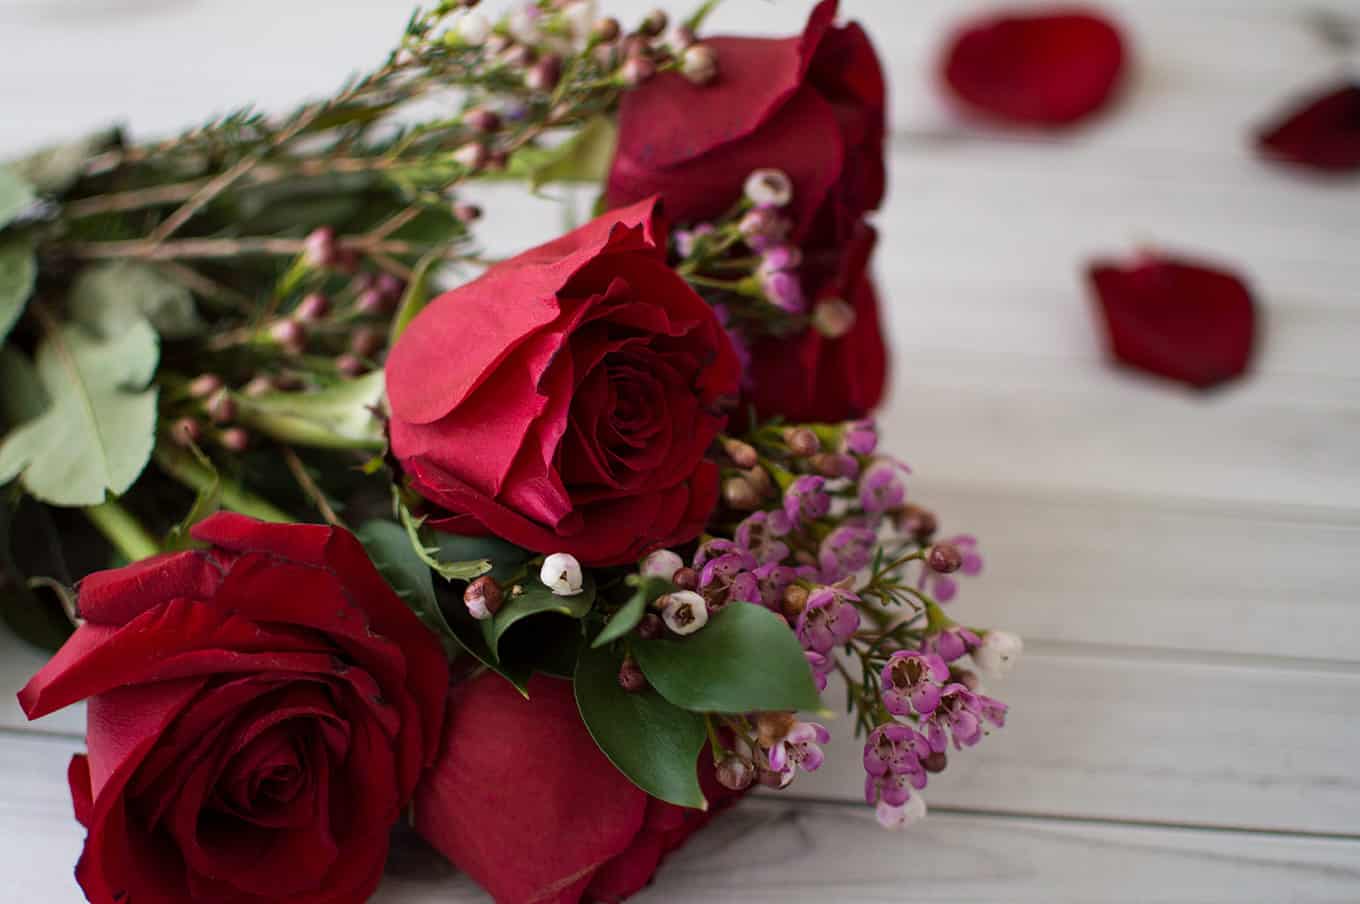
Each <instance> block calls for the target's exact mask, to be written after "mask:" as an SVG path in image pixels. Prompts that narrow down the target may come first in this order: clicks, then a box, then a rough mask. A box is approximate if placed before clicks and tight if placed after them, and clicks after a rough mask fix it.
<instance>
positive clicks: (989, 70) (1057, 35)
mask: <svg viewBox="0 0 1360 904" xmlns="http://www.w3.org/2000/svg"><path fill="white" fill-rule="evenodd" d="M1124 59H1125V51H1124V41H1123V39H1122V38H1121V37H1120V35H1119V30H1118V29H1117V28H1116V27H1115V26H1114V25H1113V24H1111V23H1110V22H1109V21H1107V20H1106V19H1105V18H1104V17H1102V16H1101V15H1099V14H1097V13H1094V12H1085V11H1082V10H1079V9H1055V10H1050V11H1033V10H1025V11H1016V12H1008V13H1001V14H993V15H988V16H985V17H983V18H982V19H979V20H975V21H971V22H969V23H967V24H966V25H964V26H963V28H961V29H960V30H959V32H958V33H957V34H956V35H955V36H954V38H953V39H952V40H951V41H950V43H949V48H948V50H947V51H946V52H945V58H944V65H943V76H944V82H945V84H946V85H947V86H948V87H949V89H950V90H951V91H952V92H953V94H954V96H955V97H957V98H958V99H959V100H960V101H962V102H963V103H964V104H965V105H967V106H968V107H969V108H970V109H972V110H975V111H977V112H980V113H983V114H986V115H988V116H992V117H994V118H996V119H1000V120H1004V121H1006V122H1011V123H1016V124H1018V125H1027V126H1042V127H1060V126H1066V125H1071V124H1073V123H1075V122H1077V121H1079V120H1081V119H1084V118H1085V117H1087V116H1089V115H1091V114H1092V113H1094V112H1096V111H1097V110H1099V109H1100V108H1101V107H1103V106H1104V105H1105V104H1106V102H1107V101H1109V99H1110V98H1111V97H1112V96H1113V94H1114V89H1115V88H1116V87H1117V86H1118V84H1119V80H1120V78H1121V76H1122V75H1123V72H1124Z"/></svg>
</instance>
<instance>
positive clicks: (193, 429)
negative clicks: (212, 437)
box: [170, 417, 203, 446]
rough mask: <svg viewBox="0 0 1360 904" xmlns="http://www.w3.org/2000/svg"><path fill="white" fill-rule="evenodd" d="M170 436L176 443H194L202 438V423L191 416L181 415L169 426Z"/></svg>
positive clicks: (182, 444) (183, 444)
mask: <svg viewBox="0 0 1360 904" xmlns="http://www.w3.org/2000/svg"><path fill="white" fill-rule="evenodd" d="M170 438H171V439H172V440H174V441H175V444H176V445H180V446H192V445H196V444H197V443H198V442H199V441H201V440H202V439H203V425H202V424H200V423H199V422H198V421H196V420H194V419H193V418H191V417H182V418H180V419H179V420H177V421H175V422H174V423H173V424H172V425H171V426H170Z"/></svg>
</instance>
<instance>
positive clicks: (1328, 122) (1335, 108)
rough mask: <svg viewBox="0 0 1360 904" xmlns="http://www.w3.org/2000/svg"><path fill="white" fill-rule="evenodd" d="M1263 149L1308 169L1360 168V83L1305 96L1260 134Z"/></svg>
mask: <svg viewBox="0 0 1360 904" xmlns="http://www.w3.org/2000/svg"><path fill="white" fill-rule="evenodd" d="M1257 145H1258V147H1259V148H1260V149H1261V151H1262V153H1264V154H1266V155H1268V156H1270V157H1273V158H1275V159H1277V160H1282V161H1284V162H1286V163H1292V164H1295V165H1297V166H1302V167H1307V168H1309V169H1314V170H1321V171H1323V172H1332V173H1346V172H1356V171H1357V170H1360V84H1357V83H1355V82H1347V83H1346V84H1343V85H1341V86H1339V87H1336V88H1332V89H1330V90H1328V91H1325V92H1323V93H1322V94H1319V95H1317V96H1315V97H1310V98H1308V99H1307V100H1305V101H1304V102H1303V103H1302V104H1301V105H1300V106H1298V107H1296V108H1294V109H1292V110H1290V111H1289V112H1288V113H1286V114H1285V115H1284V117H1283V118H1282V119H1280V120H1279V121H1278V122H1276V123H1274V124H1273V125H1271V126H1270V127H1268V128H1267V129H1265V130H1264V131H1263V132H1262V133H1261V134H1260V135H1258V136H1257Z"/></svg>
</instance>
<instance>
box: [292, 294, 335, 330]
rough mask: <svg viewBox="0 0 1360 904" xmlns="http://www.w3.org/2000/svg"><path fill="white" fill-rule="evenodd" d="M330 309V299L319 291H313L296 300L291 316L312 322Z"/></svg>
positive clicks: (323, 315) (305, 321)
mask: <svg viewBox="0 0 1360 904" xmlns="http://www.w3.org/2000/svg"><path fill="white" fill-rule="evenodd" d="M330 310H331V300H330V299H329V298H327V297H326V296H325V295H322V294H321V293H320V292H313V293H311V294H310V295H308V296H306V297H304V298H303V299H302V301H299V302H298V306H297V310H295V311H294V312H293V316H294V317H296V318H297V319H298V320H301V321H302V322H303V323H314V322H316V321H318V320H320V319H321V318H323V317H325V316H326V315H327V314H328V313H330Z"/></svg>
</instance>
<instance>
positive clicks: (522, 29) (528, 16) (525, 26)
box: [509, 3, 543, 44]
mask: <svg viewBox="0 0 1360 904" xmlns="http://www.w3.org/2000/svg"><path fill="white" fill-rule="evenodd" d="M542 15H543V13H542V12H541V11H540V10H539V8H538V7H537V6H535V5H533V4H529V3H526V4H525V5H524V6H521V7H519V8H518V9H516V10H515V11H514V12H513V13H511V14H510V22H509V27H510V34H511V35H512V36H513V37H514V39H515V40H516V41H519V42H520V43H522V44H537V43H538V42H539V41H541V40H543V32H542V31H540V30H539V27H538V20H539V18H540V17H541V16H542Z"/></svg>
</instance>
